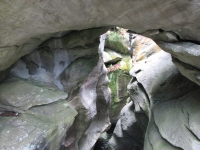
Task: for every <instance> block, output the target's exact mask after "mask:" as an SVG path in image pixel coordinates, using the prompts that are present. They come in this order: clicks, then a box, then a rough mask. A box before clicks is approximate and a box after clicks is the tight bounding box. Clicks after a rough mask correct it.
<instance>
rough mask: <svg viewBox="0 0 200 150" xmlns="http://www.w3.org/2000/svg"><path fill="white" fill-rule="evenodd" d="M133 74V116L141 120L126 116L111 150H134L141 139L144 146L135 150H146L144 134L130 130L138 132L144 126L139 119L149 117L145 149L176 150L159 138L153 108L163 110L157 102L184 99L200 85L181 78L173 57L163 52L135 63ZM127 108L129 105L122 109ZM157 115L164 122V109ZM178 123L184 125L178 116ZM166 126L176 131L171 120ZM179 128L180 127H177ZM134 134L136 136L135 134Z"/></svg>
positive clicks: (114, 136)
mask: <svg viewBox="0 0 200 150" xmlns="http://www.w3.org/2000/svg"><path fill="white" fill-rule="evenodd" d="M130 74H131V75H132V76H133V78H132V80H131V81H130V83H129V85H128V91H129V94H130V97H131V99H132V101H133V104H129V105H132V109H131V111H132V114H133V115H135V116H137V115H138V117H133V116H132V117H131V115H130V114H129V115H126V116H127V117H124V116H121V117H120V121H118V123H117V125H116V129H115V131H114V135H113V137H112V139H111V140H110V141H109V145H110V149H119V150H120V149H131V148H132V149H133V148H134V147H135V146H136V145H137V142H138V139H140V142H139V143H140V144H141V145H139V147H138V148H136V149H143V144H142V135H141V134H139V133H137V132H136V131H134V132H133V131H131V129H137V131H138V130H139V129H138V128H139V127H141V125H137V123H138V120H137V119H141V118H142V116H146V118H147V117H148V118H149V120H150V123H149V125H148V129H147V132H146V137H145V145H144V149H145V150H156V148H157V149H170V148H172V149H177V148H176V147H175V148H174V146H173V144H172V143H171V142H167V141H166V140H165V138H163V136H162V135H160V133H159V131H158V129H157V127H156V125H155V124H154V120H153V115H154V116H155V114H154V113H153V114H152V109H156V108H157V107H158V108H160V107H159V106H158V105H157V104H158V103H161V104H163V107H164V106H165V105H164V102H166V101H170V100H172V99H176V98H179V97H182V96H184V95H186V94H188V93H191V92H192V91H195V90H198V89H199V86H197V85H196V84H194V83H192V82H191V81H190V80H188V79H187V78H185V77H184V76H182V75H181V74H180V73H179V72H178V70H177V68H176V67H175V65H174V64H173V63H172V62H171V56H170V54H168V53H166V52H163V51H160V52H157V53H156V54H154V55H152V56H150V57H149V58H147V59H145V60H142V61H140V62H138V63H136V64H135V66H134V68H133V69H132V70H131V71H130ZM166 103H167V102H166ZM126 107H128V106H127V105H126V106H125V107H124V108H123V110H124V109H125V108H126ZM172 109H173V108H172ZM123 110H122V112H121V113H123V112H126V113H128V112H129V113H130V111H128V110H126V111H123ZM166 112H167V111H166ZM139 114H140V116H139ZM156 115H158V116H159V117H160V118H163V119H165V118H166V117H165V116H164V117H163V116H162V109H160V112H157V113H156ZM134 118H137V119H134ZM179 119H180V120H179ZM123 120H124V121H123ZM146 120H148V119H146ZM176 120H177V122H179V121H180V122H181V118H179V117H176ZM167 126H171V127H172V128H173V126H175V125H170V121H168V124H167ZM146 127H147V121H146ZM176 127H177V128H178V126H176ZM145 130H146V129H145V128H143V130H142V131H143V132H144V131H145ZM174 132H175V131H174ZM135 133H137V134H136V135H135ZM174 134H175V133H174ZM127 135H129V136H131V137H132V138H131V139H129V138H130V137H129V138H128V139H127V138H126V137H128V136H127ZM138 135H140V136H141V138H139V137H137V136H138ZM143 138H144V134H143ZM128 140H136V141H137V142H127V141H128ZM154 142H155V143H154ZM130 143H132V144H130ZM137 146H138V145H137ZM178 149H179V148H178ZM186 149H187V148H186Z"/></svg>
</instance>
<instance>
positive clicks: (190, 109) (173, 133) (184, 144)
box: [145, 90, 200, 150]
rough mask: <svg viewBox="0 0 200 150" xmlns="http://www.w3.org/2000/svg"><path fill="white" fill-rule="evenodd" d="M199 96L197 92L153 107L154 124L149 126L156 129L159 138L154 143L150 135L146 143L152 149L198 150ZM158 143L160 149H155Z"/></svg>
mask: <svg viewBox="0 0 200 150" xmlns="http://www.w3.org/2000/svg"><path fill="white" fill-rule="evenodd" d="M199 96H200V95H199V90H198V91H195V92H191V93H190V94H187V95H185V96H184V97H181V98H179V99H174V100H171V101H168V102H164V103H161V104H159V105H156V106H155V108H154V110H153V116H154V121H155V122H154V123H153V124H154V125H153V124H152V122H151V123H150V126H155V127H156V128H157V130H158V132H156V133H157V134H159V135H160V136H161V138H160V139H157V140H156V141H155V139H153V140H152V139H151V135H152V134H150V135H148V136H149V137H148V139H147V141H148V142H150V143H151V146H152V149H154V150H159V149H170V148H172V149H177V150H178V149H184V150H198V149H200V141H199V140H200V132H199V129H198V127H199V119H198V118H199V113H200V112H199V107H200V106H199V105H200V100H199ZM161 113H162V115H161ZM152 130H153V129H152V127H151V128H150V127H149V131H148V133H149V132H152ZM154 137H155V136H154ZM163 141H164V143H163ZM145 143H146V142H145ZM158 143H159V144H160V147H155V146H156V145H158ZM147 145H148V144H147ZM145 150H149V148H148V146H146V148H145Z"/></svg>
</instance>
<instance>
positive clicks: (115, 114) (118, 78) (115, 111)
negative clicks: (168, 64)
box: [108, 70, 131, 123]
mask: <svg viewBox="0 0 200 150" xmlns="http://www.w3.org/2000/svg"><path fill="white" fill-rule="evenodd" d="M108 78H109V80H110V84H109V87H110V89H111V102H110V104H109V116H110V119H111V123H117V120H118V119H119V118H120V111H121V109H122V108H123V107H124V106H125V105H126V103H127V98H128V97H129V95H128V92H127V88H126V87H127V85H128V83H129V81H130V79H131V76H130V75H128V74H126V73H125V72H124V71H122V70H118V71H114V72H110V73H109V74H108Z"/></svg>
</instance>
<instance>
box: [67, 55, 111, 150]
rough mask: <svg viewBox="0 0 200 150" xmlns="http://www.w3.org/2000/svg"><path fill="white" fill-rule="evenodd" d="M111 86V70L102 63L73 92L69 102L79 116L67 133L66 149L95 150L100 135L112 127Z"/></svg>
mask: <svg viewBox="0 0 200 150" xmlns="http://www.w3.org/2000/svg"><path fill="white" fill-rule="evenodd" d="M108 83H109V80H108V78H107V70H106V68H105V67H104V66H103V60H102V59H99V62H98V64H97V66H96V67H95V68H94V69H93V70H92V72H91V73H90V74H89V75H88V76H87V77H86V78H85V79H84V81H83V84H82V85H81V86H80V87H78V88H77V89H76V90H74V91H73V93H72V95H71V98H70V99H69V101H70V104H71V105H72V106H74V108H75V109H77V111H78V112H79V114H78V116H77V117H76V120H75V122H74V124H73V125H72V127H71V128H70V130H68V132H67V133H66V135H67V136H66V139H65V142H64V146H65V147H66V149H67V150H75V149H77V150H85V149H88V150H90V149H92V148H93V146H94V144H95V142H96V140H97V139H98V137H99V136H100V134H101V133H102V132H103V131H105V130H106V129H108V127H109V126H110V121H109V114H108V103H109V101H110V91H109V89H108Z"/></svg>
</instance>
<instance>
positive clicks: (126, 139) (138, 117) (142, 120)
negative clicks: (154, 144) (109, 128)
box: [108, 102, 148, 150]
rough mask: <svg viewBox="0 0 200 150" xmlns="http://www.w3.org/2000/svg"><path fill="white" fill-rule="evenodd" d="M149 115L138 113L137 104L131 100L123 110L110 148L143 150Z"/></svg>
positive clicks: (115, 149)
mask: <svg viewBox="0 0 200 150" xmlns="http://www.w3.org/2000/svg"><path fill="white" fill-rule="evenodd" d="M147 124H148V117H147V116H146V115H145V114H144V113H136V112H135V105H134V103H133V102H130V103H129V104H127V105H126V106H125V107H123V109H122V111H121V117H120V119H119V120H118V122H117V124H116V128H115V130H114V132H113V135H112V138H111V139H110V141H109V143H108V145H109V149H110V150H122V149H126V150H132V149H137V150H142V149H143V142H144V135H145V131H146V128H147Z"/></svg>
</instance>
